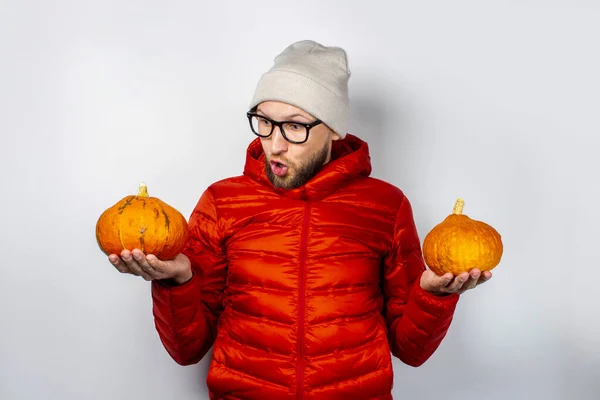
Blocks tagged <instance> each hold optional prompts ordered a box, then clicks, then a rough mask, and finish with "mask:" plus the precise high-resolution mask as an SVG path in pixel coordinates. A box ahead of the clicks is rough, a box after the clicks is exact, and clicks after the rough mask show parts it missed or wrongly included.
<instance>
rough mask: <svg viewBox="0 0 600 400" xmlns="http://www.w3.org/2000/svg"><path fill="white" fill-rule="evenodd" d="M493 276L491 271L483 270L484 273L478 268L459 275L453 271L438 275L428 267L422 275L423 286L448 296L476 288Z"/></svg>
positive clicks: (430, 290)
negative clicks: (455, 274) (452, 272)
mask: <svg viewBox="0 0 600 400" xmlns="http://www.w3.org/2000/svg"><path fill="white" fill-rule="evenodd" d="M491 278H492V273H491V272H490V271H483V273H482V272H481V271H480V270H479V269H477V268H473V269H472V270H470V271H469V272H463V273H461V274H459V275H457V276H454V275H453V274H451V273H446V274H444V275H442V276H438V275H436V274H435V273H434V272H433V271H432V270H430V269H426V270H425V271H424V272H423V274H422V275H421V287H422V288H423V289H424V290H426V291H428V292H429V293H431V294H434V295H436V296H446V295H449V294H452V293H456V294H463V293H464V292H466V291H467V290H470V289H474V288H475V287H477V286H478V285H481V284H482V283H484V282H487V281H489V280H490V279H491Z"/></svg>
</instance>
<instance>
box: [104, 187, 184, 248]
mask: <svg viewBox="0 0 600 400" xmlns="http://www.w3.org/2000/svg"><path fill="white" fill-rule="evenodd" d="M188 235H189V233H188V224H187V221H186V219H185V218H184V217H183V215H182V214H181V213H180V212H179V211H177V210H176V209H174V208H173V207H171V206H169V205H168V204H166V203H165V202H163V201H162V200H160V199H158V198H156V197H150V196H148V188H147V187H146V185H145V184H144V183H142V184H140V186H139V192H138V194H137V196H134V195H131V196H127V197H124V198H123V199H121V200H120V201H119V202H117V203H116V204H115V205H113V206H112V207H110V208H108V209H107V210H106V211H104V212H103V213H102V215H100V218H99V219H98V222H97V223H96V240H97V242H98V245H99V246H100V249H101V250H102V251H103V252H104V253H105V254H106V255H109V254H120V253H121V251H122V250H125V249H127V250H133V249H134V248H136V249H140V250H141V251H143V252H144V253H145V254H153V255H155V256H156V257H157V258H159V259H161V260H169V259H172V258H174V257H175V256H176V255H177V254H179V253H180V252H181V251H182V250H183V247H184V246H185V244H186V242H187V239H188Z"/></svg>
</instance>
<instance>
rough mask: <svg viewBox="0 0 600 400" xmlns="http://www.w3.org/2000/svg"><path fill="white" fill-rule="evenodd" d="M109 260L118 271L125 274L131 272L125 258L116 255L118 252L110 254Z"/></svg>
mask: <svg viewBox="0 0 600 400" xmlns="http://www.w3.org/2000/svg"><path fill="white" fill-rule="evenodd" d="M108 261H110V263H111V264H112V265H113V267H115V268H116V269H117V271H119V272H121V273H123V274H128V273H129V268H128V267H127V265H126V264H125V263H124V262H123V260H121V258H120V257H119V256H118V255H116V254H111V255H109V256H108Z"/></svg>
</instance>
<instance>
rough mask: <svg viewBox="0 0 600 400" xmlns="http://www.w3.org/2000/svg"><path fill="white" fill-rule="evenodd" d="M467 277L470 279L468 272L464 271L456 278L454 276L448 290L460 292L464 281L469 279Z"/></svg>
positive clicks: (449, 291)
mask: <svg viewBox="0 0 600 400" xmlns="http://www.w3.org/2000/svg"><path fill="white" fill-rule="evenodd" d="M467 279H469V273H468V272H462V273H460V274H458V275H457V276H456V278H454V280H453V281H452V283H451V284H450V285H448V286H447V287H446V291H447V292H448V293H458V292H459V291H460V290H461V288H462V286H463V285H464V283H465V282H466V281H467Z"/></svg>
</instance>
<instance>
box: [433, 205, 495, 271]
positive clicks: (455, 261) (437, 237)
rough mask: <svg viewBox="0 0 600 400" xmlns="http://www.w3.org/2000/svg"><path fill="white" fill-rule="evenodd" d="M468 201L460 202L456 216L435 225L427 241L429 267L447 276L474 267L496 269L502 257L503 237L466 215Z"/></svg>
mask: <svg viewBox="0 0 600 400" xmlns="http://www.w3.org/2000/svg"><path fill="white" fill-rule="evenodd" d="M463 207H464V200H463V199H460V198H459V199H458V200H457V201H456V203H455V205H454V209H453V211H452V214H450V215H449V216H447V217H446V218H445V219H444V221H442V222H441V223H439V224H438V225H436V226H434V227H433V229H432V230H431V231H430V232H429V233H428V234H427V236H426V237H425V239H424V241H423V256H424V258H425V263H426V264H427V266H428V267H429V268H430V269H431V270H432V271H433V272H435V273H436V275H440V276H441V275H444V274H445V273H447V272H451V273H452V274H454V275H455V276H456V275H458V274H460V273H461V272H465V271H466V272H468V271H469V270H471V269H473V268H478V269H479V270H481V271H482V272H483V271H490V270H492V269H494V268H495V267H496V266H497V265H498V264H499V263H500V259H501V258H502V253H503V244H502V238H501V236H500V234H499V233H498V232H497V231H496V230H495V229H494V228H493V227H492V226H490V225H488V224H486V223H485V222H482V221H477V220H474V219H471V218H469V217H468V216H467V215H465V214H463Z"/></svg>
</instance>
